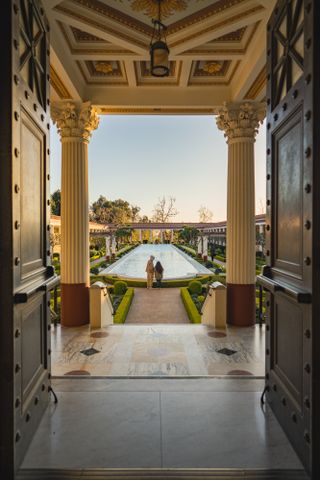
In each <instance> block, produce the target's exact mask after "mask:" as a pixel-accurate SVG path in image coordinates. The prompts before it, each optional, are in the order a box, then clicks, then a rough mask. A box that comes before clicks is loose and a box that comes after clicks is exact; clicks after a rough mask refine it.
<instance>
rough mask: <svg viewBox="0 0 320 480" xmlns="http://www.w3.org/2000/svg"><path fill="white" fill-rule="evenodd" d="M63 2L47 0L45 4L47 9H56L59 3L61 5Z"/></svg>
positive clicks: (60, 0)
mask: <svg viewBox="0 0 320 480" xmlns="http://www.w3.org/2000/svg"><path fill="white" fill-rule="evenodd" d="M62 1H63V0H46V2H44V3H45V4H46V5H45V6H46V8H50V9H52V8H55V7H56V6H57V5H59V3H61V2H62Z"/></svg>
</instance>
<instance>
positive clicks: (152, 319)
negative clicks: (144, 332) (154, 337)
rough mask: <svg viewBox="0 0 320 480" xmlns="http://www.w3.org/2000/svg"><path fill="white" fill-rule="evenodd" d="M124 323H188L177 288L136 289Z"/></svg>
mask: <svg viewBox="0 0 320 480" xmlns="http://www.w3.org/2000/svg"><path fill="white" fill-rule="evenodd" d="M126 323H144V324H153V323H189V319H188V316H187V313H186V311H185V308H184V306H183V303H182V300H181V297H180V289H179V288H153V289H152V290H147V289H146V288H136V289H135V291H134V299H133V302H132V305H131V308H130V311H129V314H128V316H127V321H126Z"/></svg>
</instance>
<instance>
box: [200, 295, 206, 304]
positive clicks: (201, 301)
mask: <svg viewBox="0 0 320 480" xmlns="http://www.w3.org/2000/svg"><path fill="white" fill-rule="evenodd" d="M204 301H205V296H204V295H198V302H200V303H203V302H204Z"/></svg>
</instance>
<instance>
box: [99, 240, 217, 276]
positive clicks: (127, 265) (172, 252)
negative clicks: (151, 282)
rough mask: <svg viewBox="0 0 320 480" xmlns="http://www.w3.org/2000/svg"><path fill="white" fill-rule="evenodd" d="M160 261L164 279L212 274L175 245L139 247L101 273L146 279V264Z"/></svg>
mask: <svg viewBox="0 0 320 480" xmlns="http://www.w3.org/2000/svg"><path fill="white" fill-rule="evenodd" d="M150 255H153V256H154V257H155V260H154V264H156V262H157V261H158V260H159V261H160V262H161V264H162V266H163V268H164V272H163V278H164V279H173V278H187V277H195V276H197V275H203V274H205V275H207V274H212V272H211V271H210V270H208V269H207V268H205V267H203V266H202V265H200V263H198V262H197V261H196V260H194V259H193V258H191V257H189V256H188V255H187V254H185V253H183V252H181V251H180V250H179V249H178V248H176V247H175V246H173V245H162V244H161V245H148V244H146V245H139V246H138V247H136V248H135V249H134V250H133V251H132V252H129V253H128V254H127V255H125V256H124V257H123V258H121V259H120V260H118V261H117V262H115V263H114V264H112V265H110V266H109V267H108V268H106V269H105V270H103V271H102V272H100V275H103V274H109V275H119V276H121V277H128V278H139V279H140V278H146V271H145V270H146V264H147V261H148V259H149V257H150Z"/></svg>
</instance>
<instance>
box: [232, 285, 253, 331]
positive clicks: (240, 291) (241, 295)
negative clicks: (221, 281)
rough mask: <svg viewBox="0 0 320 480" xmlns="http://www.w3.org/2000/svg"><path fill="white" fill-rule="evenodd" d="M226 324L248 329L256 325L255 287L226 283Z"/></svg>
mask: <svg viewBox="0 0 320 480" xmlns="http://www.w3.org/2000/svg"><path fill="white" fill-rule="evenodd" d="M227 323H228V324H229V325H235V326H238V327H250V326H252V325H254V324H255V323H256V286H255V285H254V284H253V285H237V284H234V283H227Z"/></svg>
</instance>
